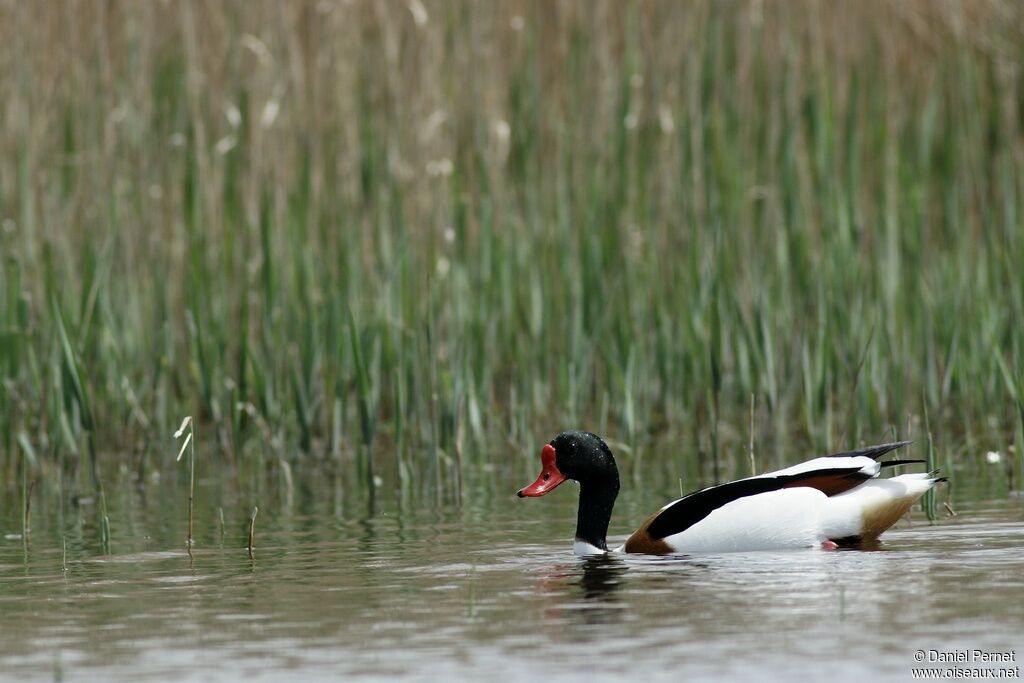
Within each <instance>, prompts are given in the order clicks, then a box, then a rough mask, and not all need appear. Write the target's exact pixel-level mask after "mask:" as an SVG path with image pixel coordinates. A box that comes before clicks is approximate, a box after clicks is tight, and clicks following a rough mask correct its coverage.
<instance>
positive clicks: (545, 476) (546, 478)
mask: <svg viewBox="0 0 1024 683" xmlns="http://www.w3.org/2000/svg"><path fill="white" fill-rule="evenodd" d="M550 478H551V475H550V474H548V473H547V472H545V473H544V481H547V480H548V479H550Z"/></svg>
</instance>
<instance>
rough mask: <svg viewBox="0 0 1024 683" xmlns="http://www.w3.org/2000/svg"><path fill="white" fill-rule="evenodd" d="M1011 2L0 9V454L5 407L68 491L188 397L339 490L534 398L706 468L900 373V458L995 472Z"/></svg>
mask: <svg viewBox="0 0 1024 683" xmlns="http://www.w3.org/2000/svg"><path fill="white" fill-rule="evenodd" d="M420 10H422V12H421V11H420ZM1021 26H1024V9H1022V6H1021V5H1020V4H1019V3H1016V2H1012V1H1010V0H978V1H971V2H966V1H965V2H949V3H933V2H924V1H922V2H917V1H910V2H900V3H875V2H868V3H840V4H838V5H837V4H835V3H828V2H823V1H821V2H818V1H815V0H806V1H803V2H797V3H785V4H772V3H768V4H765V3H760V2H754V1H751V2H736V3H718V2H712V1H711V0H707V1H699V2H690V3H685V4H684V5H679V4H678V3H674V2H657V1H652V2H645V3H627V4H622V3H618V2H613V1H612V0H607V1H603V2H596V3H590V2H564V3H554V4H551V3H532V2H527V1H526V0H523V1H518V0H511V1H510V2H506V3H472V2H454V3H450V2H436V3H434V2H423V3H422V4H418V5H417V15H416V16H413V14H412V13H411V12H410V11H409V10H408V8H407V7H406V5H405V4H404V3H393V4H388V3H385V4H384V5H381V4H379V3H373V2H354V3H343V2H337V3H335V2H319V3H306V4H280V3H277V2H270V1H265V2H264V1H256V2H232V1H228V2H222V3H198V4H180V3H125V4H118V5H115V6H111V5H108V4H107V3H102V2H99V1H96V2H92V1H86V2H79V3H74V4H73V5H69V6H67V7H65V6H59V7H58V6H57V5H55V4H52V3H7V4H3V5H0V41H2V44H4V45H6V46H8V47H7V49H5V50H3V51H0V73H4V74H5V75H6V76H5V77H4V78H2V79H0V97H2V98H3V100H4V101H5V102H6V103H8V109H7V112H8V114H7V116H5V117H4V118H3V120H2V121H0V153H2V154H3V155H4V157H5V158H7V159H9V160H10V161H11V163H9V164H6V165H5V166H4V167H3V168H2V169H0V231H2V238H0V372H2V377H3V391H0V458H2V460H0V463H2V464H3V465H4V467H2V468H0V472H3V475H2V476H3V477H4V479H5V480H6V481H7V483H8V485H9V486H12V487H14V486H17V484H16V483H13V482H16V481H17V480H13V481H12V479H11V478H12V476H14V475H13V474H12V473H13V472H14V471H16V467H17V458H18V453H19V450H21V449H20V448H19V446H18V435H19V434H24V435H25V438H26V439H27V440H28V442H30V443H31V445H32V447H33V448H34V449H35V451H36V453H37V455H38V459H39V461H40V463H41V464H42V465H43V466H45V467H47V468H49V467H54V466H58V465H59V466H60V467H61V468H62V471H66V472H68V473H69V477H70V481H72V483H73V484H74V485H76V486H77V485H78V484H77V480H78V477H79V473H81V472H84V473H85V474H86V475H87V476H88V477H89V479H91V484H92V486H93V487H94V488H95V489H96V490H97V492H98V494H99V496H100V500H101V508H105V502H104V501H105V497H104V494H103V492H102V486H101V481H100V466H101V465H102V464H105V462H106V461H107V459H109V460H110V461H117V460H119V459H124V460H128V461H129V463H128V464H130V465H131V466H132V468H133V469H135V470H138V471H143V470H145V463H144V458H145V457H146V456H145V453H146V448H136V447H134V446H135V445H136V444H138V443H140V442H141V443H145V442H147V440H149V439H154V443H159V440H158V439H159V438H160V437H159V436H158V435H160V434H167V433H169V432H170V431H171V430H172V429H173V428H174V427H173V424H174V422H176V420H177V417H176V416H178V415H182V414H191V415H193V417H194V420H193V423H192V424H193V425H194V424H195V423H200V424H202V425H203V428H204V429H206V430H207V431H206V432H204V433H208V434H210V435H211V439H210V443H211V449H210V451H211V457H212V458H214V462H222V463H224V464H225V465H227V466H229V467H232V468H239V469H242V470H243V471H246V472H266V471H268V467H269V468H270V469H271V470H272V471H275V472H277V471H280V470H281V468H280V467H277V463H278V460H279V459H282V458H284V459H285V460H287V461H288V463H287V464H288V465H289V467H290V468H291V469H294V470H298V471H312V472H313V473H317V472H320V471H322V470H324V469H327V468H329V467H338V468H340V469H341V470H342V471H343V472H345V477H346V479H345V481H346V482H350V483H352V484H353V486H355V487H356V488H357V489H358V490H365V495H366V496H367V497H368V498H369V499H370V503H371V507H372V505H373V500H374V498H375V496H377V495H378V494H377V489H378V487H379V486H383V485H386V486H387V487H388V488H389V489H390V488H394V489H397V490H402V491H404V492H405V493H408V494H411V495H417V494H419V495H429V496H433V497H435V498H436V499H437V500H438V501H443V500H458V499H461V492H460V489H461V486H462V482H463V481H464V480H465V481H466V482H467V487H468V483H469V481H470V479H469V478H468V476H467V475H468V473H470V472H473V471H475V470H478V469H479V468H480V466H481V465H484V464H494V463H495V462H496V458H499V457H504V455H501V456H499V453H500V454H505V453H508V452H509V451H510V450H514V451H518V450H520V449H522V448H524V447H527V446H529V448H530V452H531V454H532V451H533V446H534V445H535V444H536V443H539V442H540V440H542V439H546V438H548V437H549V436H550V434H551V433H553V432H555V431H557V430H559V429H561V428H564V427H566V426H568V425H570V424H576V425H582V426H588V427H592V428H594V429H600V430H601V431H602V432H604V433H606V434H608V435H609V437H610V438H612V439H614V440H618V441H619V442H621V443H623V444H624V445H627V446H629V447H630V448H631V449H632V450H631V451H630V452H631V453H633V454H636V457H640V454H643V453H646V452H649V451H650V450H651V449H648V448H645V444H648V443H650V442H651V440H653V439H665V440H671V441H672V442H673V443H677V444H684V446H680V447H679V450H680V451H682V452H685V453H686V454H687V455H686V458H684V460H685V462H684V463H682V465H684V466H685V467H688V468H690V470H689V471H690V472H691V473H692V472H694V470H696V473H697V476H698V477H700V478H702V479H704V480H710V479H712V478H715V477H721V478H727V477H730V476H734V475H737V474H738V475H742V474H743V472H744V471H746V469H747V468H748V463H747V460H748V458H746V457H744V456H745V453H744V450H749V451H750V452H752V448H746V447H747V445H748V443H752V441H751V440H752V439H753V438H754V436H755V434H754V431H755V430H756V431H757V438H758V439H759V449H758V456H759V459H760V462H759V463H758V465H759V467H760V468H761V469H769V468H770V467H772V466H773V465H774V464H776V463H775V460H779V459H783V458H788V457H791V454H792V452H793V450H794V449H796V450H799V451H804V450H806V451H812V450H815V451H820V450H828V449H838V448H840V447H845V446H848V445H854V444H857V443H861V442H865V441H870V440H873V439H877V438H881V437H882V436H883V435H884V434H886V433H887V432H888V431H889V430H890V429H891V428H892V427H893V425H904V424H907V423H908V413H913V415H912V417H913V419H911V420H910V421H909V423H910V424H911V426H912V429H916V430H918V431H919V430H920V428H919V427H918V426H915V425H919V424H920V418H919V417H918V416H919V415H923V414H924V411H925V409H927V411H928V415H929V417H930V425H931V432H932V436H933V443H934V448H935V451H936V457H937V459H938V460H939V461H940V462H946V461H948V460H949V458H950V457H952V456H950V455H947V454H950V453H957V454H964V455H963V456H959V455H958V456H957V457H966V458H971V459H973V458H975V457H979V458H980V457H982V456H983V454H984V452H985V451H986V450H988V449H990V448H991V449H994V450H1000V451H1007V447H1008V446H1009V445H1010V444H1011V443H1014V442H1016V453H1017V458H1018V466H1017V471H1018V472H1020V471H1022V468H1024V443H1021V440H1022V439H1024V409H1022V408H1021V405H1024V404H1022V402H1021V400H1020V393H1019V392H1017V393H1016V394H1015V393H1014V392H1015V389H1016V386H1017V385H1016V384H1015V382H1016V381H1017V378H1020V377H1024V341H1022V338H1021V335H1020V332H1019V329H1020V325H1019V323H1018V321H1019V320H1021V319H1022V317H1024V289H1022V288H1021V286H1020V273H1021V272H1022V270H1024V268H1022V267H1024V230H1022V226H1021V220H1022V218H1021V217H1022V216H1024V134H1022V130H1024V114H1022V111H1024V109H1022V107H1024V104H1022V103H1024V79H1022V78H1021V73H1022V72H1024V67H1022V64H1024V37H1022V35H1021V30H1020V27H1021ZM1011 380H1013V381H1011ZM922 397H923V398H922ZM752 401H756V405H757V407H758V415H757V420H755V424H754V427H753V428H752V429H751V430H750V434H749V439H745V438H744V436H745V435H744V431H746V427H747V422H748V419H749V418H750V406H751V405H752ZM911 436H918V437H922V435H921V434H912V435H911ZM97 443H101V444H102V445H103V447H102V449H101V450H102V452H100V453H97V448H96V444H97ZM22 452H23V451H22ZM622 452H623V453H625V452H626V451H624V450H623V451H622ZM282 454H283V455H282ZM327 455H330V459H329V460H328V459H327V458H326V456H327ZM527 460H528V459H527V458H523V460H522V464H521V465H519V464H517V465H516V466H515V467H516V470H515V471H516V472H517V473H520V474H521V472H519V469H520V467H521V468H522V470H523V472H525V471H526V469H527V467H530V468H532V466H533V465H532V462H531V463H530V464H529V465H527ZM282 462H283V461H282ZM979 462H980V461H979ZM329 463H333V464H329ZM193 467H194V457H192V458H191V465H190V468H193ZM644 467H645V468H648V467H650V468H662V469H665V470H669V471H671V472H672V473H673V475H672V476H677V475H678V473H679V471H680V468H681V463H680V462H679V461H675V460H670V459H668V458H663V459H661V460H657V461H650V462H645V463H644ZM750 467H751V468H752V464H750ZM289 471H291V470H289ZM350 471H351V472H353V473H354V474H352V476H349V475H348V474H347V473H348V472H350ZM509 474H512V473H511V472H510V473H509ZM190 478H191V477H190ZM665 480H666V481H671V480H672V478H671V476H669V477H667V478H665ZM1018 487H1019V484H1018ZM191 495H192V490H191V485H190V496H191ZM403 495H405V494H404V493H403ZM190 508H191V504H190ZM190 514H191V513H190ZM104 515H105V513H104ZM105 528H107V529H108V535H109V527H105ZM191 539H192V532H191V522H190V531H189V542H190V543H191Z"/></svg>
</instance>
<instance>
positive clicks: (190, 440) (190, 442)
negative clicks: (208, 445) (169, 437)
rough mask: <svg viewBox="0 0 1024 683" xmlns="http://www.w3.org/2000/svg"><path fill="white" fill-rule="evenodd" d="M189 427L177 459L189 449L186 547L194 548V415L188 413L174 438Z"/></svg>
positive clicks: (179, 436)
mask: <svg viewBox="0 0 1024 683" xmlns="http://www.w3.org/2000/svg"><path fill="white" fill-rule="evenodd" d="M186 429H188V434H187V435H186V436H185V441H184V442H182V444H181V450H179V451H178V457H177V458H176V459H175V461H178V460H181V456H182V455H183V454H184V453H185V449H186V448H188V449H189V459H190V460H191V462H190V463H189V481H188V538H187V539H186V540H185V547H186V548H189V549H191V548H192V504H193V502H194V500H195V494H196V440H195V438H194V437H195V425H194V424H193V422H192V416H191V415H187V416H186V417H185V419H184V420H182V421H181V426H180V427H178V431H176V432H174V438H175V439H180V438H181V436H182V435H183V434H185V430H186Z"/></svg>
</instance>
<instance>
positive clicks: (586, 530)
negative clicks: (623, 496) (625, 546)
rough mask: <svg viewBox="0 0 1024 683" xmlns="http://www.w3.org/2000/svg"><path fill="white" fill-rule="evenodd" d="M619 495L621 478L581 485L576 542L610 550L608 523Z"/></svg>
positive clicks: (616, 477)
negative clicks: (607, 538)
mask: <svg viewBox="0 0 1024 683" xmlns="http://www.w3.org/2000/svg"><path fill="white" fill-rule="evenodd" d="M618 495H619V477H618V474H616V475H615V479H614V480H611V481H602V482H600V483H598V484H589V483H588V484H584V483H580V507H579V510H578V512H577V513H576V540H577V541H584V542H586V543H589V544H590V545H592V546H594V547H595V548H600V549H601V550H608V542H607V540H606V537H607V535H608V523H609V522H611V520H612V507H613V506H614V505H615V497H616V496H618Z"/></svg>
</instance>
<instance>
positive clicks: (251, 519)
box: [247, 505, 260, 560]
mask: <svg viewBox="0 0 1024 683" xmlns="http://www.w3.org/2000/svg"><path fill="white" fill-rule="evenodd" d="M259 513H260V507H259V505H255V506H253V508H252V515H250V517H249V545H248V546H247V549H248V551H249V559H250V560H251V559H252V549H253V542H252V539H253V534H254V533H255V531H256V515H258V514H259Z"/></svg>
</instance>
